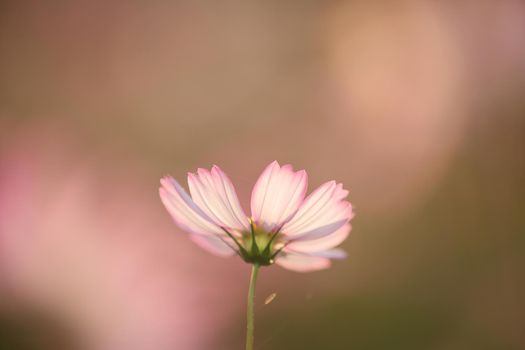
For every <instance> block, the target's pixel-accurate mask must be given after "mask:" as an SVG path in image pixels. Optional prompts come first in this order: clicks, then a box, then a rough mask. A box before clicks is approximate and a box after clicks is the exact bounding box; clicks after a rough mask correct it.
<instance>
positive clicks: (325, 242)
mask: <svg viewBox="0 0 525 350" xmlns="http://www.w3.org/2000/svg"><path fill="white" fill-rule="evenodd" d="M351 229H352V226H351V225H350V223H346V224H345V225H343V226H342V227H340V228H339V229H337V230H336V231H335V232H333V233H331V234H329V235H327V236H324V237H321V238H318V239H312V240H306V241H295V242H292V243H290V244H289V245H288V248H289V249H291V250H294V251H297V252H302V253H313V252H318V251H324V250H328V249H332V248H334V247H337V246H338V245H339V244H341V243H342V242H343V241H344V240H345V239H346V238H347V237H348V235H349V234H350V231H351Z"/></svg>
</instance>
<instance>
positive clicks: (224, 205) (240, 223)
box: [188, 165, 249, 231]
mask: <svg viewBox="0 0 525 350" xmlns="http://www.w3.org/2000/svg"><path fill="white" fill-rule="evenodd" d="M188 185H189V187H190V193H191V197H192V198H193V200H194V201H195V203H196V204H197V205H198V206H199V207H200V208H201V209H202V210H203V211H204V212H205V213H206V215H208V217H210V218H211V219H212V220H213V221H214V222H215V223H216V224H217V225H219V226H222V227H226V228H230V229H235V230H239V231H243V230H249V221H248V217H247V216H246V214H245V213H244V211H243V210H242V208H241V205H240V203H239V199H238V198H237V193H236V192H235V188H234V187H233V184H232V183H231V181H230V179H229V178H228V176H227V175H226V174H225V173H224V172H223V171H222V170H221V169H220V168H219V167H218V166H215V165H214V166H213V168H212V170H211V172H210V171H208V170H206V169H198V170H197V174H192V173H189V174H188Z"/></svg>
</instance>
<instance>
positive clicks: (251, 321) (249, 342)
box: [246, 263, 260, 350]
mask: <svg viewBox="0 0 525 350" xmlns="http://www.w3.org/2000/svg"><path fill="white" fill-rule="evenodd" d="M259 267H260V266H259V264H257V263H255V264H253V265H252V277H251V278H250V288H249V289H248V310H247V311H246V317H247V325H246V350H253V339H254V331H255V312H254V301H255V285H256V284H257V275H258V273H259Z"/></svg>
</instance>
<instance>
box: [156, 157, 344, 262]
mask: <svg viewBox="0 0 525 350" xmlns="http://www.w3.org/2000/svg"><path fill="white" fill-rule="evenodd" d="M160 182H161V187H160V189H159V192H160V198H161V200H162V203H164V205H165V207H166V209H167V210H168V212H169V213H170V214H171V216H172V217H173V220H174V221H175V223H176V224H177V225H178V226H179V227H180V228H182V229H183V230H185V231H187V232H189V233H190V234H191V235H190V237H191V239H192V240H193V241H194V242H195V243H197V244H198V245H200V246H201V247H203V248H204V249H206V250H208V251H210V252H212V253H215V254H218V255H222V256H229V255H234V254H238V255H239V256H240V257H242V258H243V259H244V260H245V261H246V262H249V263H252V264H257V265H262V266H266V265H271V264H273V263H274V262H275V263H276V264H279V265H281V266H283V267H285V268H287V269H290V270H295V271H313V270H321V269H325V268H328V267H329V266H330V259H342V258H344V257H346V253H345V252H344V251H343V250H341V249H339V248H336V246H338V245H339V244H340V243H342V242H343V241H344V240H345V239H346V237H347V236H348V234H349V232H350V229H351V226H350V223H349V221H350V219H351V218H352V216H353V213H352V206H351V204H350V203H349V202H348V201H346V200H345V198H346V196H347V195H348V191H346V190H344V189H343V187H342V184H338V183H336V182H335V181H329V182H326V183H324V184H323V185H321V186H319V187H318V188H317V189H316V190H315V191H313V192H312V193H311V194H310V195H309V196H308V197H306V198H305V195H306V189H307V186H308V176H307V174H306V172H305V171H304V170H300V171H297V172H295V171H294V170H293V168H292V166H291V165H288V164H287V165H283V166H280V165H279V163H277V162H276V161H274V162H272V163H271V164H270V165H268V166H267V167H266V169H265V170H264V171H263V173H262V174H261V176H260V177H259V179H258V180H257V182H256V184H255V186H254V188H253V191H252V198H251V214H252V215H251V217H248V216H247V215H246V214H245V213H244V210H243V209H242V207H241V205H240V203H239V199H238V198H237V194H236V192H235V188H234V187H233V184H232V183H231V181H230V179H229V178H228V176H227V175H226V174H225V173H224V172H223V171H222V170H221V169H220V168H219V167H218V166H213V167H212V169H211V171H209V170H206V169H198V170H197V173H195V174H193V173H189V174H188V185H189V190H190V194H191V196H190V195H188V193H187V192H186V191H185V190H184V189H183V188H182V186H181V185H180V184H179V183H178V182H177V181H176V180H175V179H173V178H172V177H170V176H167V177H164V178H162V179H161V181H160Z"/></svg>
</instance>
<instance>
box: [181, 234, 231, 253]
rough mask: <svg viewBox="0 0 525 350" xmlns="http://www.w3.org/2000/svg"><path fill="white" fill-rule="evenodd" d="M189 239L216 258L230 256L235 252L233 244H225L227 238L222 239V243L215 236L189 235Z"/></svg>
mask: <svg viewBox="0 0 525 350" xmlns="http://www.w3.org/2000/svg"><path fill="white" fill-rule="evenodd" d="M190 239H191V240H192V241H193V242H195V243H196V244H197V245H198V246H199V247H201V248H202V249H204V250H206V251H208V252H210V253H212V254H215V255H218V256H232V255H234V254H235V252H236V250H235V249H234V248H233V247H234V243H233V242H231V244H230V243H226V242H225V240H227V239H228V237H224V241H223V240H222V239H221V238H219V237H217V236H203V235H190ZM230 241H231V240H230Z"/></svg>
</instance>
